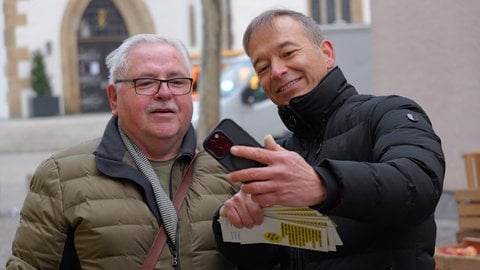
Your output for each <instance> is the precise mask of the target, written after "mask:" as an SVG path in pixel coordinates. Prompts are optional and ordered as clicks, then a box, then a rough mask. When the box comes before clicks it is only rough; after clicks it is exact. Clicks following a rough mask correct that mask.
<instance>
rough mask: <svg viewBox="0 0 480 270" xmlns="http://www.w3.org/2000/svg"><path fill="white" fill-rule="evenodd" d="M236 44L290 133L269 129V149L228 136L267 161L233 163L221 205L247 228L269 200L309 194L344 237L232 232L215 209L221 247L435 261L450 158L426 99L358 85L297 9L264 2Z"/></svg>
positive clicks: (296, 256) (238, 253) (234, 257)
mask: <svg viewBox="0 0 480 270" xmlns="http://www.w3.org/2000/svg"><path fill="white" fill-rule="evenodd" d="M243 45H244V48H245V51H246V52H247V54H248V55H249V57H250V58H251V60H252V63H253V64H254V67H255V70H256V72H257V74H258V77H259V80H260V84H261V85H262V87H263V88H264V90H265V92H266V94H267V95H268V96H269V98H270V99H271V100H272V101H273V102H274V103H275V104H277V105H278V107H279V115H280V117H281V118H282V120H283V122H284V123H285V125H286V126H287V127H288V128H289V129H290V130H291V131H292V132H293V135H291V136H289V137H288V138H285V139H284V140H282V141H279V142H277V143H278V144H277V143H275V142H274V141H273V140H272V139H271V137H270V138H269V137H267V138H266V139H265V149H261V148H250V147H245V146H235V147H232V149H231V152H232V154H234V155H236V156H240V157H244V158H248V159H253V160H256V161H258V162H261V163H264V164H266V165H267V166H265V167H261V168H251V169H246V170H240V171H236V172H232V173H230V174H229V176H228V179H229V180H230V181H231V182H244V184H243V186H242V189H241V191H240V192H239V193H237V194H236V195H235V196H234V197H233V198H231V199H229V200H228V201H227V202H225V204H224V205H223V207H222V208H221V209H220V211H219V215H221V216H223V217H226V218H228V219H229V220H230V222H231V223H232V224H233V225H234V226H235V227H239V228H241V227H247V228H251V227H253V226H254V225H259V224H261V223H262V221H263V208H264V207H268V206H270V205H284V206H309V207H311V208H313V209H315V210H318V211H319V212H321V213H323V214H326V215H328V216H329V217H330V218H331V219H332V220H333V221H334V222H335V224H336V225H337V227H336V229H337V231H338V234H339V236H340V238H341V239H342V241H343V245H342V246H339V247H337V251H333V252H318V251H311V250H307V249H296V248H289V247H285V246H279V245H270V244H249V245H240V244H234V243H227V242H223V240H222V235H221V227H220V225H219V223H218V216H216V217H214V224H213V228H214V232H215V234H216V239H217V245H218V247H219V249H220V251H221V252H222V253H223V254H224V255H225V256H226V257H227V258H228V259H229V260H231V261H232V262H234V263H236V264H237V265H239V266H241V267H243V268H245V269H273V268H275V267H279V268H280V269H322V270H329V269H335V270H352V269H370V270H375V269H399V270H407V269H408V270H411V269H418V270H433V269H434V268H435V263H434V260H433V253H434V247H435V235H436V225H435V221H434V210H435V207H436V205H437V203H438V200H439V198H440V195H441V193H442V187H443V177H444V173H445V160H444V157H443V152H442V148H441V142H440V139H439V137H438V136H437V135H436V134H435V132H434V131H433V129H432V126H431V123H430V120H429V118H428V117H427V115H426V113H425V112H424V111H423V110H422V109H421V107H420V106H419V105H418V104H416V103H415V102H414V101H412V100H410V99H407V98H404V97H399V96H386V97H375V96H369V95H359V94H358V93H357V91H356V90H355V88H354V87H353V86H352V85H350V84H348V82H347V80H346V79H345V77H344V75H343V73H342V72H341V70H340V69H339V68H338V67H336V66H335V65H334V62H335V51H334V48H333V45H332V43H331V42H330V41H328V40H326V39H323V38H322V36H321V33H320V30H319V29H318V27H317V25H316V23H315V22H314V21H313V20H312V19H311V18H308V17H306V16H304V15H303V14H300V13H297V12H294V11H290V10H270V11H266V12H264V13H262V14H261V15H260V16H258V17H257V18H255V19H254V20H253V21H252V22H251V23H250V25H249V26H248V28H247V30H246V32H245V35H244V40H243Z"/></svg>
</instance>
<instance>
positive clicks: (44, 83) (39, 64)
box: [30, 50, 52, 96]
mask: <svg viewBox="0 0 480 270" xmlns="http://www.w3.org/2000/svg"><path fill="white" fill-rule="evenodd" d="M30 78H31V82H32V89H33V91H35V92H36V93H37V95H38V96H51V95H52V87H51V85H50V78H49V77H48V75H47V72H46V70H45V63H44V61H43V54H42V53H41V52H40V51H38V50H37V51H34V52H33V58H32V70H31V71H30Z"/></svg>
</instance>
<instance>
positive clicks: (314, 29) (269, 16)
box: [243, 9, 323, 55]
mask: <svg viewBox="0 0 480 270" xmlns="http://www.w3.org/2000/svg"><path fill="white" fill-rule="evenodd" d="M279 16H290V17H291V18H292V19H294V20H296V21H298V22H299V23H300V24H301V25H302V26H303V29H304V30H305V34H306V35H307V36H308V38H309V39H310V41H311V42H312V44H313V45H314V46H315V47H316V48H320V44H321V43H322V41H323V35H322V32H321V30H320V27H319V26H318V24H317V23H316V22H315V21H314V20H313V19H312V18H311V17H308V16H306V15H304V14H302V13H300V12H297V11H294V10H289V9H271V10H267V11H264V12H262V13H261V14H260V15H258V16H257V17H255V18H254V19H253V20H252V21H251V22H250V24H249V25H248V26H247V29H246V30H245V33H244V34H243V49H244V50H245V52H246V53H247V55H249V51H248V44H249V43H250V39H251V38H252V36H253V35H254V34H255V31H256V30H257V29H258V28H261V27H264V26H270V27H271V26H272V25H273V21H274V19H275V18H276V17H279Z"/></svg>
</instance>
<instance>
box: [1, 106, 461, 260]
mask: <svg viewBox="0 0 480 270" xmlns="http://www.w3.org/2000/svg"><path fill="white" fill-rule="evenodd" d="M109 118H110V114H87V115H81V116H59V117H45V118H35V119H31V118H30V119H18V120H9V121H0V138H2V140H0V268H3V267H4V266H5V263H6V260H7V258H8V256H9V255H10V252H11V242H12V239H13V236H14V234H15V229H16V227H17V224H18V220H19V212H20V209H21V207H22V203H23V199H24V198H25V195H26V193H27V191H28V180H29V177H30V176H31V174H33V172H34V171H35V168H36V167H37V166H38V164H39V163H40V162H41V161H42V160H43V159H45V158H48V157H49V156H50V155H51V154H52V153H53V152H54V151H57V150H60V149H61V148H64V147H68V146H70V145H74V144H77V143H79V142H81V141H84V140H88V139H92V138H95V137H98V136H101V135H102V133H103V129H104V126H105V124H106V123H107V121H108V119H109ZM436 217H437V226H438V235H437V246H444V245H452V244H455V243H456V238H455V234H456V232H457V230H458V221H457V212H456V206H455V201H454V200H453V195H452V193H451V192H448V191H446V192H445V193H444V194H443V196H442V198H441V200H440V203H439V205H438V207H437V212H436Z"/></svg>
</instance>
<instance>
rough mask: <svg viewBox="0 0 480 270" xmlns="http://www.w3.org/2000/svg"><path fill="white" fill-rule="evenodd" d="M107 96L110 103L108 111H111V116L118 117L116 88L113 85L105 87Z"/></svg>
mask: <svg viewBox="0 0 480 270" xmlns="http://www.w3.org/2000/svg"><path fill="white" fill-rule="evenodd" d="M106 91H107V96H108V101H109V103H110V109H111V110H112V114H113V115H115V116H118V110H117V98H118V95H117V88H116V87H115V84H112V83H110V84H108V85H107V90H106Z"/></svg>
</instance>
